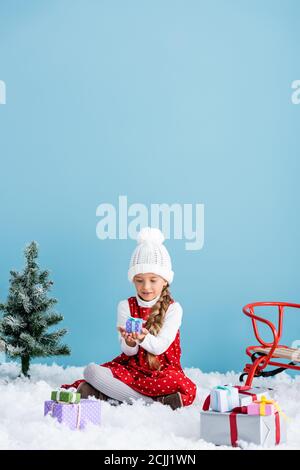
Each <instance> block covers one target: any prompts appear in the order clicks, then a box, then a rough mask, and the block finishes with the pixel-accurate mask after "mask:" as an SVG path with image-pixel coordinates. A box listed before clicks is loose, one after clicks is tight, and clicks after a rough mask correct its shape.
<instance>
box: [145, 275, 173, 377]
mask: <svg viewBox="0 0 300 470" xmlns="http://www.w3.org/2000/svg"><path fill="white" fill-rule="evenodd" d="M171 300H172V298H171V293H170V291H169V284H167V285H166V286H165V287H164V288H163V289H162V291H161V294H160V297H159V299H158V301H157V302H156V303H155V304H154V305H153V306H152V308H151V313H150V315H149V317H148V320H147V322H146V324H145V328H146V329H147V330H148V331H149V333H151V334H152V335H154V336H157V335H158V333H159V331H160V329H161V327H162V326H163V323H164V319H165V316H166V312H167V310H168V307H169V305H170V303H171ZM147 360H148V364H149V366H150V369H156V370H160V368H161V364H160V362H159V359H158V357H157V356H156V355H155V354H152V353H149V352H147Z"/></svg>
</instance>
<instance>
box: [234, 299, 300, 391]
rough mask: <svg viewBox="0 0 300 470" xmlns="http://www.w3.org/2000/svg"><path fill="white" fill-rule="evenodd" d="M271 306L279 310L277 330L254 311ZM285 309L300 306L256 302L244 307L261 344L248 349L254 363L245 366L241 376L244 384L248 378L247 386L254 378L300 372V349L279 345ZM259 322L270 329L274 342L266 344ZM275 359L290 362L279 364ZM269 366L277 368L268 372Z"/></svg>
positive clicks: (298, 306)
mask: <svg viewBox="0 0 300 470" xmlns="http://www.w3.org/2000/svg"><path fill="white" fill-rule="evenodd" d="M269 306H272V307H277V308H278V328H277V329H276V327H275V325H274V324H273V323H272V322H271V321H270V320H267V319H266V318H263V317H261V316H258V315H257V314H256V313H255V311H254V310H255V308H256V307H269ZM285 307H291V308H300V304H294V303H287V302H255V303H250V304H247V305H245V307H243V312H244V314H245V315H247V316H248V317H250V318H251V321H252V326H253V329H254V334H255V337H256V339H257V341H258V342H259V345H255V346H249V347H248V348H247V349H246V354H247V355H248V356H249V357H250V358H251V360H252V363H251V364H246V365H245V367H244V371H243V373H242V374H241V376H240V382H242V381H243V380H244V377H245V376H247V380H246V383H245V385H251V384H252V381H253V378H254V377H272V376H273V375H276V374H279V373H280V372H283V371H284V370H286V369H293V370H300V349H299V348H291V347H288V346H284V345H282V344H279V341H280V338H281V336H282V329H283V315H284V308H285ZM257 322H261V324H265V325H267V326H268V327H270V329H271V332H272V335H273V341H272V342H266V341H264V340H263V339H262V338H261V336H260V333H259V331H258V324H257ZM274 359H281V360H288V361H290V362H288V363H284V362H277V361H275V360H274ZM267 366H276V368H275V369H273V370H270V371H266V370H265V369H266V367H267Z"/></svg>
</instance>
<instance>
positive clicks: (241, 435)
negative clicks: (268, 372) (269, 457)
mask: <svg viewBox="0 0 300 470" xmlns="http://www.w3.org/2000/svg"><path fill="white" fill-rule="evenodd" d="M235 388H238V389H239V388H241V387H235ZM242 388H243V387H242ZM244 388H245V387H244ZM247 388H248V389H249V387H247ZM210 400H211V396H210V395H208V396H207V397H206V399H205V401H204V404H203V408H202V411H201V412H200V413H201V430H200V436H201V438H202V439H204V440H206V441H207V442H213V443H214V444H217V445H232V446H233V447H236V446H237V444H238V440H243V441H246V442H252V443H254V444H258V445H263V446H272V445H275V444H281V443H283V442H286V421H287V420H286V417H285V415H284V413H283V412H282V411H281V410H280V408H279V406H278V405H277V404H276V405H277V409H276V410H275V413H274V414H273V415H264V416H263V415H250V414H247V412H248V409H247V406H239V407H236V408H234V409H233V410H231V411H229V412H227V413H222V412H218V411H212V410H210V409H209V408H210ZM274 403H275V402H274Z"/></svg>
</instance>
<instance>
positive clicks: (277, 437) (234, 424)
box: [229, 406, 281, 447]
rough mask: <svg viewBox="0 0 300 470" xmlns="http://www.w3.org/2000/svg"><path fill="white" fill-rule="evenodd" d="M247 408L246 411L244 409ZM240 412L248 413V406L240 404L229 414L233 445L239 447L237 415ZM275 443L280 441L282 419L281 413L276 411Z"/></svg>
mask: <svg viewBox="0 0 300 470" xmlns="http://www.w3.org/2000/svg"><path fill="white" fill-rule="evenodd" d="M244 409H246V411H245V410H244ZM239 413H247V407H246V406H240V407H238V408H234V409H233V410H232V412H231V413H230V415H229V426H230V439H231V445H232V447H237V440H238V428H237V419H236V417H237V415H238V414H239ZM274 416H275V444H279V443H280V438H281V436H280V419H279V413H278V411H276V413H275V415H274Z"/></svg>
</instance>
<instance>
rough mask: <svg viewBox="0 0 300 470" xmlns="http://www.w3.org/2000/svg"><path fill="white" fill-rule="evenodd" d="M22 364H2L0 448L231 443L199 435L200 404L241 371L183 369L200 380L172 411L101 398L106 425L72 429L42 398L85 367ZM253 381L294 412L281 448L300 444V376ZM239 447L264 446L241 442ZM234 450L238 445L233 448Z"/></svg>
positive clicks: (169, 446)
mask: <svg viewBox="0 0 300 470" xmlns="http://www.w3.org/2000/svg"><path fill="white" fill-rule="evenodd" d="M19 372H20V364H19V363H17V362H9V363H4V364H1V365H0V394H1V395H0V396H1V400H0V417H1V419H0V449H39V450H45V449H152V450H154V449H170V450H176V449H179V450H197V449H228V450H232V449H233V448H232V447H228V446H215V445H214V444H212V443H208V442H205V441H204V440H202V439H200V437H199V436H200V409H201V405H202V403H203V401H204V399H205V397H206V396H207V395H208V394H209V392H210V390H211V388H212V387H214V386H216V385H224V384H229V383H231V384H236V385H239V374H236V373H234V372H227V373H226V374H220V373H218V372H212V373H210V374H205V373H203V372H201V370H199V369H196V368H186V369H184V372H185V374H186V375H187V376H188V377H189V378H190V379H191V380H193V382H195V383H196V384H197V389H198V391H197V396H196V400H195V402H194V403H193V405H191V406H189V407H184V408H180V409H177V410H176V411H173V410H172V409H171V408H170V407H168V406H165V405H162V404H160V403H153V404H151V405H146V404H145V403H144V402H143V400H136V401H134V403H133V404H132V405H128V404H125V403H124V404H122V405H120V406H112V405H110V404H109V403H107V402H103V401H102V402H101V406H102V425H101V426H96V425H93V424H91V423H89V424H88V425H87V427H86V428H85V429H84V430H80V431H79V430H70V429H69V428H68V427H67V426H66V425H64V424H60V423H58V422H57V421H56V419H54V418H52V417H51V416H44V401H45V400H49V399H50V394H51V390H53V389H57V388H58V387H60V385H61V384H64V383H72V382H73V381H74V380H76V379H81V378H83V367H67V368H63V367H61V366H58V365H57V364H55V363H53V365H52V366H48V365H43V364H32V365H31V368H30V374H31V379H30V380H28V379H25V378H20V377H18V374H19ZM253 386H267V387H272V388H274V399H275V400H276V401H277V402H278V403H279V405H280V406H281V408H282V409H283V410H284V411H285V413H286V414H287V416H288V417H289V418H290V420H289V421H288V434H287V444H280V445H279V446H274V448H276V449H277V450H279V449H300V400H299V397H300V376H297V375H295V376H294V377H291V376H290V375H288V374H287V373H281V374H279V375H277V376H276V377H273V378H256V379H254V381H253ZM240 448H242V449H243V448H244V449H259V448H261V447H260V446H256V445H254V444H247V443H245V442H240ZM234 450H239V448H235V449H234Z"/></svg>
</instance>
